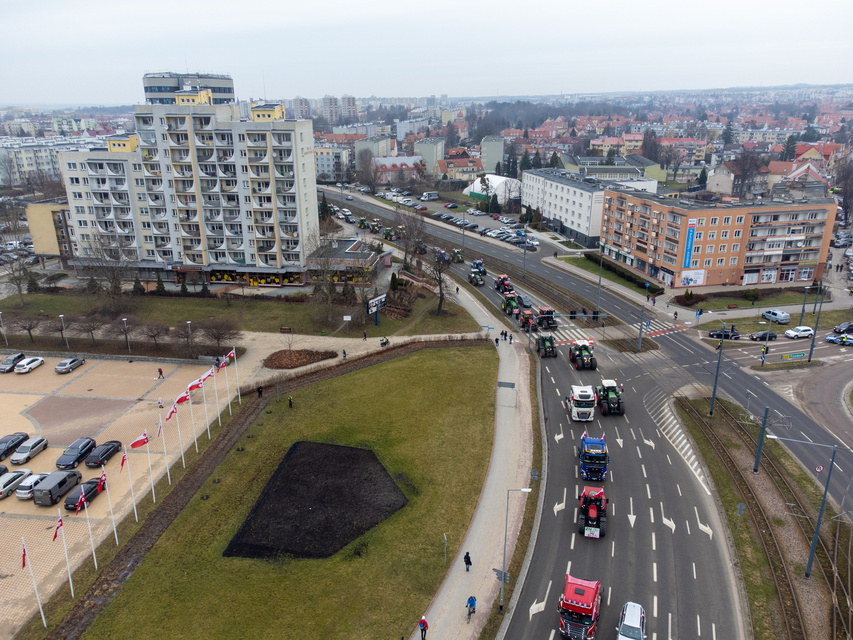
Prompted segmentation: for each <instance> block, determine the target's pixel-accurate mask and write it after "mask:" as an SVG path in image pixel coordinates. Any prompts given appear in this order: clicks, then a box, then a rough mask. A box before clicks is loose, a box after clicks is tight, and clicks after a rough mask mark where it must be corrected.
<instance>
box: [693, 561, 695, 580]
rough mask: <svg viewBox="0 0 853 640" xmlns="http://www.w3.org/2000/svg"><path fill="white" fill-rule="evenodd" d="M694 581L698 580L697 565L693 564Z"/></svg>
mask: <svg viewBox="0 0 853 640" xmlns="http://www.w3.org/2000/svg"><path fill="white" fill-rule="evenodd" d="M693 579H694V580H695V579H696V563H695V562H694V563H693Z"/></svg>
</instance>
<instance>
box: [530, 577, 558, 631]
mask: <svg viewBox="0 0 853 640" xmlns="http://www.w3.org/2000/svg"><path fill="white" fill-rule="evenodd" d="M549 593H551V581H550V580H549V581H548V589H547V590H546V591H545V597H544V598H543V599H542V602H536V601H535V600H534V601H533V604H532V605H530V612H529V616H530V617H529V618H528V621H530V620H533V616H534V615H535V614H537V613H542V612H543V611H545V603H546V602H548V594H549ZM552 637H553V634H552Z"/></svg>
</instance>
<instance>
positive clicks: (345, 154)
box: [314, 144, 350, 182]
mask: <svg viewBox="0 0 853 640" xmlns="http://www.w3.org/2000/svg"><path fill="white" fill-rule="evenodd" d="M314 158H315V160H316V162H317V179H318V180H322V181H325V182H330V181H331V182H342V181H344V180H346V179H347V177H346V176H347V169H349V168H350V150H349V148H348V147H346V146H340V145H335V144H318V145H317V146H316V147H314Z"/></svg>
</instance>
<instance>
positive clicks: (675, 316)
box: [672, 311, 678, 322]
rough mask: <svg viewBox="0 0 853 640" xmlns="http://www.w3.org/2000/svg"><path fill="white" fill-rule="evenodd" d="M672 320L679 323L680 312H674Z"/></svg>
mask: <svg viewBox="0 0 853 640" xmlns="http://www.w3.org/2000/svg"><path fill="white" fill-rule="evenodd" d="M672 319H673V320H675V321H676V322H678V311H673V312H672Z"/></svg>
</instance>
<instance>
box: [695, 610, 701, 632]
mask: <svg viewBox="0 0 853 640" xmlns="http://www.w3.org/2000/svg"><path fill="white" fill-rule="evenodd" d="M696 635H697V636H701V635H702V620H701V619H700V618H699V614H698V613H697V614H696Z"/></svg>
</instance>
